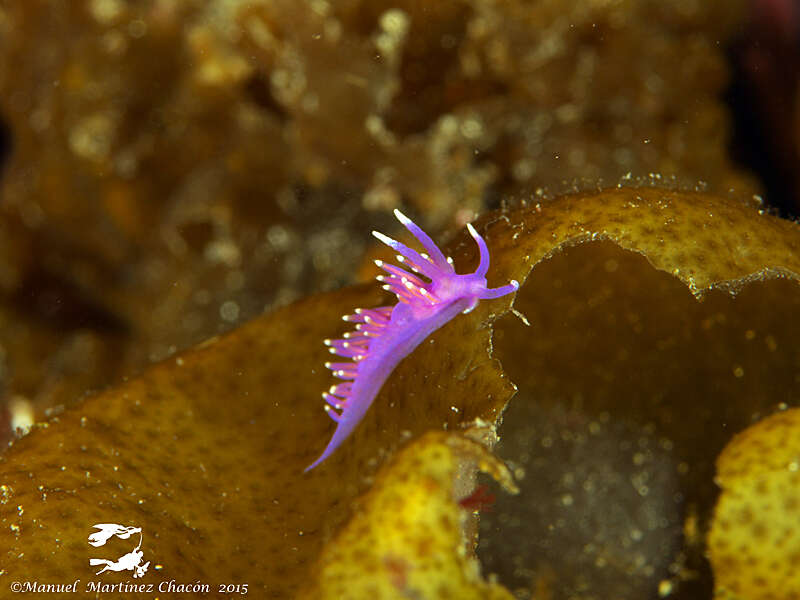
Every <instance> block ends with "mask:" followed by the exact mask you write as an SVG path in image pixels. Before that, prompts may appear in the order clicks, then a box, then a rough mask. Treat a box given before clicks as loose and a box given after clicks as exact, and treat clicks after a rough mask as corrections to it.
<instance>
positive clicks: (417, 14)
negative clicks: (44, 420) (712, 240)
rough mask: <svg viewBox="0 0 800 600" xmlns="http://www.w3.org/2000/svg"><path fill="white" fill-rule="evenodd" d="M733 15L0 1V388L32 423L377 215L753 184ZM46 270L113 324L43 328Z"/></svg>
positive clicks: (277, 300) (200, 329)
mask: <svg viewBox="0 0 800 600" xmlns="http://www.w3.org/2000/svg"><path fill="white" fill-rule="evenodd" d="M744 6H745V2H744V0H736V1H734V2H697V1H696V0H680V1H673V2H668V3H663V2H662V3H658V2H644V1H628V2H596V1H594V0H568V1H565V0H545V1H539V2H536V3H533V4H531V3H529V2H524V1H517V0H514V1H511V2H490V1H486V0H470V1H469V2H461V1H458V2H455V1H451V0H448V1H441V2H437V3H436V5H435V6H432V5H430V4H429V3H419V2H415V1H409V0H398V1H393V2H384V1H380V2H363V1H360V0H354V1H347V2H328V1H326V0H306V1H297V0H252V1H248V2H238V1H237V2H231V1H229V0H208V1H206V0H203V1H200V0H158V1H149V2H123V1H121V0H85V1H81V2H63V1H62V0H31V1H25V2H10V3H5V4H4V5H3V6H2V7H0V113H2V118H3V119H4V120H5V121H6V123H7V125H8V129H9V130H10V133H11V154H10V156H9V158H8V161H7V164H6V165H5V168H4V170H3V177H2V190H1V192H2V198H3V202H2V205H1V206H0V250H2V251H0V290H2V292H3V296H2V297H0V303H2V304H10V306H9V308H8V310H9V312H14V317H13V319H14V320H15V321H19V319H25V321H26V323H25V324H26V325H29V331H30V332H31V333H32V336H31V337H27V336H18V335H17V334H16V333H17V332H16V331H15V329H14V328H13V327H9V328H8V329H5V328H0V340H2V343H3V345H4V347H5V350H6V352H7V353H8V355H9V356H10V357H11V358H10V361H9V363H8V366H9V372H8V375H7V377H6V378H4V381H5V385H6V386H7V391H8V394H10V395H13V394H20V395H25V396H27V397H29V398H31V400H32V401H33V402H34V404H35V405H36V406H37V408H38V409H39V414H42V413H43V412H44V410H45V409H47V408H51V407H53V406H56V405H59V404H64V405H66V404H69V403H71V402H72V401H73V400H74V398H75V397H77V396H78V395H79V393H76V392H79V391H82V390H83V389H86V388H85V387H84V388H81V387H80V386H81V385H85V386H86V387H91V388H102V387H103V386H104V385H107V384H109V383H111V382H113V381H116V380H117V379H118V378H119V377H120V376H121V375H123V374H129V373H132V372H135V371H138V370H139V369H141V368H142V367H143V366H144V365H146V364H148V363H149V362H151V361H156V360H160V359H162V358H165V357H167V356H169V355H171V354H173V353H174V352H176V351H178V350H181V349H183V348H186V347H188V346H190V345H191V344H193V343H197V342H199V341H200V340H202V339H204V338H206V337H209V336H211V335H216V334H218V333H220V332H221V331H225V330H228V329H231V328H233V327H235V326H236V325H237V324H239V323H242V322H244V321H246V320H247V319H249V318H252V317H255V316H257V315H259V314H261V312H262V311H263V310H264V309H265V308H267V309H275V308H277V307H280V306H284V305H286V304H287V303H289V302H291V301H293V300H295V299H297V298H299V297H302V296H303V295H306V294H308V293H314V292H319V291H326V290H331V289H335V288H337V287H339V286H341V285H344V284H346V283H352V282H353V278H352V273H353V272H354V266H355V265H356V264H357V262H358V261H359V259H360V258H361V257H362V256H363V254H364V250H365V244H366V242H365V241H361V240H362V239H363V238H362V237H361V236H360V233H361V232H363V231H365V230H369V229H370V228H374V227H375V226H376V222H377V226H378V227H383V226H384V225H385V224H387V223H389V222H390V217H389V213H390V210H391V209H392V208H394V207H395V206H397V205H399V204H402V205H405V206H406V208H410V209H412V210H414V209H415V210H416V213H417V215H414V214H413V213H412V216H418V217H419V222H420V224H421V225H422V226H423V227H424V228H425V229H426V230H428V231H431V232H434V233H436V231H437V229H438V230H439V231H441V230H442V229H444V228H447V227H453V226H455V227H458V228H460V227H461V226H462V225H463V224H464V222H466V221H467V220H469V219H471V218H472V216H473V215H474V214H475V213H477V212H482V211H484V210H485V209H486V208H487V207H492V208H494V207H497V206H499V204H500V202H501V199H508V198H518V199H519V198H524V197H527V196H528V195H529V191H530V190H535V189H539V188H552V190H553V191H554V192H559V191H561V190H563V189H565V187H566V188H568V189H569V190H570V191H572V190H573V189H578V188H587V187H591V188H592V189H596V188H597V186H598V182H599V181H605V182H607V184H611V185H613V184H614V183H616V182H617V181H618V180H619V179H620V177H622V176H624V175H625V174H626V173H632V174H633V176H634V177H636V176H647V175H648V174H650V173H658V174H660V175H661V176H663V177H664V178H668V177H671V176H675V177H677V178H678V179H679V180H680V181H688V182H690V183H691V184H692V185H694V184H695V183H697V182H698V181H702V182H705V183H704V185H706V186H707V189H709V190H711V191H714V190H716V191H723V192H727V190H728V189H730V188H735V189H737V190H738V191H740V192H747V193H751V192H756V191H758V185H757V184H755V183H754V182H753V181H752V180H751V178H750V177H748V176H747V175H746V174H743V173H741V172H739V171H738V170H736V169H735V168H733V166H732V165H731V164H730V161H729V159H728V157H727V150H726V148H727V140H728V129H729V128H728V126H727V115H726V111H725V109H724V107H723V105H722V103H721V100H720V97H721V92H722V90H723V88H724V86H725V85H726V78H727V69H726V66H725V58H724V55H723V51H722V49H721V48H723V47H724V42H725V40H727V39H729V38H730V37H731V36H732V35H735V33H736V31H737V28H738V26H739V24H740V23H741V21H742V19H743V13H744ZM576 181H577V182H578V183H575V182H576ZM8 230H13V234H14V236H15V237H19V238H20V240H19V242H18V243H17V242H16V241H15V242H14V243H13V244H11V243H10V242H8V238H7V237H6V232H7V231H8ZM387 233H389V234H391V233H392V231H387ZM12 246H13V248H12ZM42 281H48V282H56V283H58V285H57V286H56V288H55V289H56V290H63V289H72V290H74V291H75V292H76V293H75V294H73V295H72V296H71V300H72V301H73V302H74V303H75V304H76V305H77V306H79V307H84V308H85V307H95V308H97V309H102V310H99V313H98V312H92V313H91V314H103V315H106V316H108V317H113V320H114V321H115V322H116V323H119V324H121V325H122V327H121V328H120V329H117V330H115V331H114V332H108V331H107V330H106V329H104V328H103V327H102V323H103V322H105V321H104V320H102V319H101V323H100V324H98V323H97V322H96V321H95V320H94V319H84V320H74V321H72V322H70V323H69V327H67V328H65V329H66V330H65V329H62V328H59V327H58V324H52V323H50V322H49V321H47V320H45V321H44V323H41V322H39V321H38V320H37V319H38V318H39V315H38V313H36V312H35V311H34V312H33V314H30V312H29V311H28V309H29V308H30V307H32V306H33V307H35V306H36V305H38V304H39V303H40V300H41V301H44V302H45V303H46V301H47V300H48V298H51V297H52V293H51V292H52V290H51V289H50V288H49V287H46V286H43V285H42V283H41V282H42ZM7 294H8V295H7ZM20 297H23V298H25V299H26V302H18V303H15V299H19V298H20ZM31 298H33V299H34V300H35V301H33V302H31V301H30V299H31ZM56 298H57V299H61V298H62V296H60V295H57V296H56ZM19 308H21V309H22V310H21V311H20V310H17V311H16V312H15V311H14V309H19ZM79 312H80V311H79ZM80 314H83V313H80ZM42 325H44V327H41V326H42ZM0 327H2V325H0ZM76 328H77V329H90V330H91V331H92V332H93V334H94V335H95V336H97V337H98V338H101V339H98V340H96V341H97V343H98V344H99V345H105V344H108V345H112V346H115V347H116V345H117V344H120V343H121V347H119V349H118V350H116V351H114V352H113V355H114V356H115V357H117V358H118V360H117V361H114V362H109V361H106V360H104V359H103V357H104V356H107V355H108V354H109V353H105V354H104V353H98V354H92V353H87V354H86V355H85V356H86V360H85V361H84V362H83V363H82V368H83V369H84V370H85V371H87V376H86V377H85V378H83V379H81V382H80V383H76V384H75V385H73V384H72V383H71V382H64V383H59V382H56V381H55V380H56V379H62V380H64V379H67V378H68V377H69V372H68V371H67V372H65V371H63V370H60V369H58V368H53V369H49V368H48V366H49V365H51V364H52V363H54V362H55V363H58V362H59V360H58V359H59V354H63V353H64V352H68V351H69V347H70V340H69V339H66V338H68V337H69V336H70V335H72V334H73V332H74V329H76ZM34 334H35V335H34ZM31 375H33V377H31ZM42 381H46V382H53V385H52V386H49V387H47V388H46V389H41V388H40V387H39V386H38V385H37V382H42ZM56 391H58V393H56ZM62 392H63V393H62Z"/></svg>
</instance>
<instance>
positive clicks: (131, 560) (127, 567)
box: [89, 523, 150, 577]
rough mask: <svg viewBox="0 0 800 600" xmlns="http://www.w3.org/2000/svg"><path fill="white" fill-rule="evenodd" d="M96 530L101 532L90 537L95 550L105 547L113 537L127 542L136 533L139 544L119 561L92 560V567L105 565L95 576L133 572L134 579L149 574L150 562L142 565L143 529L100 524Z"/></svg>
mask: <svg viewBox="0 0 800 600" xmlns="http://www.w3.org/2000/svg"><path fill="white" fill-rule="evenodd" d="M94 528H95V529H99V530H100V531H95V532H94V533H92V534H90V535H89V544H91V545H92V546H94V547H95V548H99V547H100V546H105V544H106V542H107V541H108V540H109V539H110V538H112V537H118V538H119V539H121V540H127V539H128V538H129V537H131V536H132V535H134V534H136V533H138V534H139V543H138V544H136V547H135V548H134V549H133V550H131V551H130V552H128V553H127V554H123V555H122V556H120V557H119V558H118V559H117V560H106V559H105V558H90V559H89V565H90V566H93V567H94V566H97V565H105V566H104V567H103V568H102V569H100V570H99V571H98V572H97V573H95V575H100V573H105V572H106V571H133V576H134V577H141V576H142V575H144V574H145V573H147V568H148V567H149V566H150V561H148V562H146V563H145V564H142V558H143V557H144V552H142V551H141V547H142V528H141V527H123V526H122V525H117V524H116V523H98V524H97V525H95V526H94Z"/></svg>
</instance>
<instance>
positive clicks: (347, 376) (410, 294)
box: [306, 210, 519, 471]
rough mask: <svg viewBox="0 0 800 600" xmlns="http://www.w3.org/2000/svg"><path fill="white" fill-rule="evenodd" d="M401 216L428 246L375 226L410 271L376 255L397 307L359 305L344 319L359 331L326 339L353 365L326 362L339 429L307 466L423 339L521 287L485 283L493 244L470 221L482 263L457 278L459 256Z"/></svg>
mask: <svg viewBox="0 0 800 600" xmlns="http://www.w3.org/2000/svg"><path fill="white" fill-rule="evenodd" d="M394 214H395V216H396V217H397V219H398V220H399V221H400V222H401V223H402V224H403V225H404V226H405V228H406V229H408V230H409V231H410V232H411V233H412V234H413V235H414V237H416V238H417V240H418V241H419V243H420V244H421V245H422V246H423V247H424V248H425V250H427V251H428V254H426V253H424V252H417V251H416V250H413V249H412V248H409V247H408V246H405V245H403V244H401V243H400V242H398V241H396V240H393V239H392V238H390V237H387V236H385V235H383V234H382V233H379V232H377V231H373V232H372V235H374V236H375V237H376V238H378V239H379V240H380V241H381V242H383V243H384V244H386V245H387V246H389V247H390V248H392V249H393V250H394V251H395V252H398V255H397V260H398V262H399V263H400V264H401V265H403V266H404V267H406V268H405V269H403V268H401V267H398V266H395V265H390V264H386V263H385V262H383V261H381V260H376V261H375V264H376V265H378V267H380V268H381V269H383V270H384V271H386V275H379V276H378V277H377V279H378V281H380V282H381V283H383V289H385V290H387V291H389V292H392V293H393V294H395V295H396V296H397V300H398V302H397V304H395V305H394V306H381V307H378V308H357V309H356V310H355V313H354V314H352V315H345V316H344V317H342V319H344V320H345V321H349V322H351V323H355V324H356V326H355V331H351V332H349V333H345V334H344V336H343V337H342V339H338V340H325V345H326V346H328V350H329V351H330V352H331V354H336V355H338V356H341V357H343V358H347V359H350V360H351V362H334V363H325V366H326V367H327V368H328V369H330V370H331V371H333V375H334V377H337V378H339V379H342V380H344V381H343V383H340V384H338V385H334V386H331V388H330V390H328V391H327V392H324V393H323V394H322V397H323V398H324V399H325V401H326V402H327V404H326V405H325V410H326V411H327V412H328V414H329V415H330V417H331V418H332V419H333V420H334V421H336V431H335V432H334V433H333V437H332V438H331V440H330V442H328V446H327V447H326V448H325V451H324V452H323V453H322V455H321V456H320V457H319V458H318V459H317V460H316V461H314V462H313V463H312V464H311V465H310V466H308V467H307V468H306V471H309V470H310V469H313V468H314V467H316V466H317V465H318V464H320V463H321V462H322V461H324V460H325V459H326V458H328V457H329V456H330V455H331V454H332V453H333V452H334V450H336V449H337V448H338V447H339V446H340V445H341V444H342V442H344V441H345V440H346V439H347V437H348V436H349V435H350V434H351V433H352V432H353V430H354V429H355V428H356V426H357V425H358V423H359V422H360V421H361V419H362V418H363V417H364V415H365V414H366V412H367V410H368V409H369V407H370V405H371V404H372V401H373V400H374V399H375V396H377V395H378V392H379V391H380V389H381V386H383V384H384V382H385V381H386V379H387V378H388V377H389V375H390V374H391V373H392V371H393V370H394V368H395V367H396V366H397V364H398V363H399V362H400V361H401V360H402V359H403V358H404V357H406V356H408V354H410V353H411V352H412V351H413V350H414V348H416V347H417V346H419V345H420V344H421V343H422V341H423V340H425V338H427V337H428V336H429V335H430V334H431V333H433V332H434V331H436V330H437V329H439V328H440V327H441V326H442V325H444V324H445V323H447V322H448V321H450V319H452V318H454V317H456V316H457V315H458V314H459V313H468V312H470V311H471V310H472V309H473V308H475V306H477V304H478V302H479V301H480V300H490V299H493V298H500V297H501V296H505V295H506V294H510V293H512V292H515V291H516V290H518V289H519V283H517V282H516V281H515V280H513V279H512V280H511V282H510V283H509V284H507V285H504V286H502V287H499V288H488V287H486V273H487V272H488V271H489V248H487V246H486V242H485V241H484V239H483V238H482V237H481V236H480V234H478V232H477V231H475V228H474V227H473V226H472V225H470V224H468V225H467V230H468V231H469V233H470V235H471V236H472V237H473V239H474V240H475V242H476V243H477V244H478V250H479V251H480V262H479V264H478V268H477V270H476V271H475V272H474V273H468V274H464V275H459V274H458V273H456V271H455V269H454V268H453V259H452V258H449V257H445V255H444V254H442V251H441V250H440V249H439V248H438V247H437V246H436V244H434V242H433V240H432V239H431V238H430V236H428V234H427V233H425V232H424V231H422V229H420V228H419V227H418V226H417V225H415V224H414V223H413V222H412V221H411V219H409V218H408V217H406V216H405V215H404V214H403V213H401V212H400V211H399V210H395V211H394Z"/></svg>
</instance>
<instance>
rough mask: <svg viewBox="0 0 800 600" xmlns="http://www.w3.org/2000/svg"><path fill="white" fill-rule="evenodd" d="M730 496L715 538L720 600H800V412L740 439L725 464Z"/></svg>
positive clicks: (721, 481) (718, 516) (712, 550)
mask: <svg viewBox="0 0 800 600" xmlns="http://www.w3.org/2000/svg"><path fill="white" fill-rule="evenodd" d="M716 481H717V484H718V485H719V486H720V487H721V488H722V494H721V495H720V498H719V501H718V502H717V506H716V508H715V509H714V520H713V521H712V523H711V531H710V532H709V534H708V554H709V560H710V561H711V566H712V567H713V569H714V593H715V596H714V597H715V598H724V599H726V600H737V599H744V598H747V599H748V600H762V599H763V600H766V599H767V598H793V597H796V596H798V595H800V572H798V569H797V565H798V564H799V563H800V528H799V527H798V522H800V498H798V494H797V490H798V488H800V409H797V408H793V409H790V410H787V411H785V412H780V413H777V414H775V415H772V416H770V417H767V418H766V419H764V420H762V421H759V422H758V423H756V424H755V425H753V426H751V427H749V428H748V429H745V430H744V431H743V432H741V433H739V434H737V435H736V437H734V438H733V440H732V441H731V442H730V443H729V444H728V445H727V446H726V447H725V449H724V450H723V451H722V454H720V456H719V458H718V460H717V479H716Z"/></svg>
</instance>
